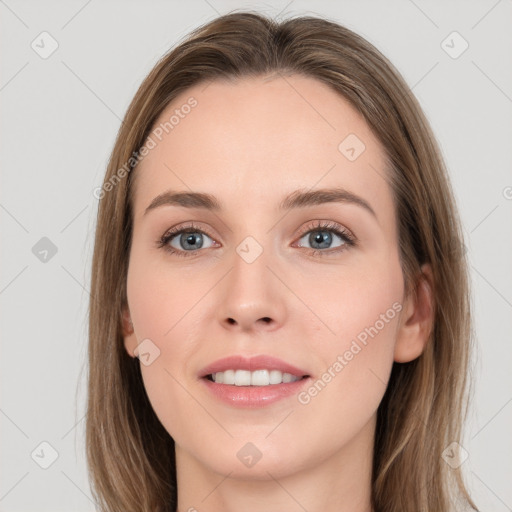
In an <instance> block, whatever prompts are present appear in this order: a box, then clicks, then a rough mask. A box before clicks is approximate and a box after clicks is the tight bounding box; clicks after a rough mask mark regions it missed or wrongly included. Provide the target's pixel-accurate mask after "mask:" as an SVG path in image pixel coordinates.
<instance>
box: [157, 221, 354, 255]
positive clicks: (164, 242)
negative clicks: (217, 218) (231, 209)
mask: <svg viewBox="0 0 512 512" xmlns="http://www.w3.org/2000/svg"><path fill="white" fill-rule="evenodd" d="M316 222H317V223H316V224H315V225H313V226H311V225H310V226H307V227H306V228H305V229H304V230H302V231H301V234H300V235H299V239H301V238H302V237H303V236H304V235H307V234H308V233H310V232H315V231H330V232H332V233H334V234H335V235H337V236H339V237H340V238H341V239H342V240H343V242H344V243H343V245H341V246H340V247H337V248H336V249H335V250H332V249H326V250H322V249H309V248H308V247H304V249H308V250H309V251H311V254H312V255H313V256H321V257H322V256H327V255H329V254H333V253H339V252H342V251H344V250H346V249H347V248H348V247H354V246H356V238H355V236H354V235H353V234H352V233H351V232H350V231H348V230H347V229H345V228H343V227H341V226H340V225H339V224H337V223H336V222H331V221H316ZM182 233H202V234H205V235H207V236H209V237H210V238H211V239H212V240H213V236H212V235H210V234H209V233H208V231H205V230H204V229H200V228H199V227H197V226H196V225H194V224H193V223H190V224H189V225H187V226H178V227H175V228H172V229H170V230H169V231H167V232H166V233H165V234H164V235H163V236H162V237H161V238H160V240H157V247H158V248H159V249H164V250H165V251H167V252H169V253H170V254H173V255H176V256H183V257H185V258H187V257H194V255H195V254H197V253H198V252H199V250H197V251H181V250H176V249H174V248H173V247H171V246H170V245H169V242H170V241H171V240H172V239H173V238H174V237H175V236H177V235H181V234H182ZM326 253H327V254H326Z"/></svg>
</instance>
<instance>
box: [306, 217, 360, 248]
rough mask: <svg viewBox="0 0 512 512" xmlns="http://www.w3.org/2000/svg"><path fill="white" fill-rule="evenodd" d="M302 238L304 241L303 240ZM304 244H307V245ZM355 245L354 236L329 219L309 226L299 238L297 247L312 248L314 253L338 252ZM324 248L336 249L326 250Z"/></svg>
mask: <svg viewBox="0 0 512 512" xmlns="http://www.w3.org/2000/svg"><path fill="white" fill-rule="evenodd" d="M303 240H304V241H305V242H303ZM304 244H309V247H307V245H306V246H305V245H304ZM354 245H355V237H354V236H353V235H352V233H350V232H349V231H348V230H347V229H345V228H343V227H342V226H340V225H339V224H337V223H333V222H329V221H317V224H316V225H314V226H309V229H308V231H306V233H305V234H304V235H302V236H301V238H300V239H299V247H306V248H308V249H312V250H313V253H314V254H322V255H323V254H324V253H332V252H339V251H340V250H345V249H346V247H351V246H354ZM324 249H337V250H335V251H326V250H324Z"/></svg>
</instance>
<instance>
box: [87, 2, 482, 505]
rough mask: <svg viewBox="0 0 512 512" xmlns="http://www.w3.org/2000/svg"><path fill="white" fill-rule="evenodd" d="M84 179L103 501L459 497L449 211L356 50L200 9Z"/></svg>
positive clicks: (394, 80) (435, 159)
mask: <svg viewBox="0 0 512 512" xmlns="http://www.w3.org/2000/svg"><path fill="white" fill-rule="evenodd" d="M95 195H96V196H97V197H98V199H99V200H100V204H99V210H98V222H97V228H96V239H95V248H94V258H93V269H92V286H91V294H92V296H93V297H94V300H92V301H91V305H90V324H89V329H90V345H89V353H90V359H89V366H90V372H89V400H88V417H87V450H88V463H89V468H90V474H91V480H92V483H93V490H94V492H95V495H96V498H97V500H98V502H99V504H100V506H101V509H102V510H105V511H121V510H122V511H128V510H133V511H155V510H159V511H175V510H180V511H184V510H208V511H217V510H223V511H227V510H235V509H237V510H240V509H243V510H246V511H256V510H265V511H273V510H275V511H278V510H279V511H282V510H300V509H302V510H309V511H314V510H324V511H330V510H337V511H340V510H341V511H351V512H356V511H361V512H362V511H370V510H372V511H375V512H381V511H404V512H411V511H413V510H414V511H427V510H429V511H433V510H435V511H442V512H445V511H446V512H447V511H449V510H462V509H463V508H464V507H470V508H471V509H473V510H476V507H475V505H474V504H473V502H472V500H471V498H470V497H469V495H468V493H467V491H466V489H465V486H464V483H463V479H462V476H461V470H460V466H461V463H462V462H463V459H464V452H463V449H462V448H461V447H460V445H459V444H458V441H459V440H460V438H461V425H462V421H463V419H464V415H465V407H464V406H465V403H466V402H465V401H466V381H467V372H468V359H469V348H470V325H469V324H470V311H469V296H468V277H467V269H466V262H465V258H464V252H463V251H460V250H458V249H457V248H459V247H462V244H463V242H462V235H461V227H460V223H459V219H458V215H457V211H456V208H455V203H454V199H453V196H452V192H451V188H450V184H449V180H448V177H447V173H446V170H445V167H444V164H443V161H442V158H441V156H440V152H439V149H438V147H437V144H436V142H435V139H434V136H433V134H432V132H431V129H430V127H429V125H428V122H427V121H426V119H425V117H424V115H423V113H422V111H421V108H420V106H419V105H418V103H417V101H416V99H415V98H414V96H413V95H412V93H411V92H410V90H409V89H408V87H407V85H406V83H405V82H404V80H403V79H402V78H401V76H400V74H399V73H398V71H396V69H395V68H394V67H393V66H392V64H391V63H390V62H389V61H388V60H387V59H386V58H385V57H384V56H383V55H382V54H381V53H380V52H379V51H378V50H377V49H376V48H374V47H373V46H372V45H371V44H369V43H368V42H367V41H366V40H364V39H363V38H361V37H360V36H358V35H356V34H355V33H353V32H351V31H350V30H348V29H346V28H344V27H342V26H340V25H338V24H336V23H334V22H331V21H328V20H324V19H319V18H314V17H303V18H295V19H290V20H286V21H284V22H282V23H277V22H274V21H272V20H270V19H268V18H266V17H264V16H262V15H259V14H255V13H251V12H236V13H231V14H229V15H226V16H221V17H219V18H217V19H216V20H214V21H212V22H210V23H208V24H206V25H205V26H203V27H201V28H199V29H197V30H195V31H194V32H193V33H192V34H191V35H190V37H189V38H188V39H187V40H185V41H184V42H182V43H181V44H180V45H179V46H178V47H177V48H175V49H173V50H172V51H171V52H170V53H169V54H168V55H166V56H165V57H164V58H162V59H161V60H160V62H159V63H158V64H157V65H156V66H155V68H154V69H153V70H152V71H151V73H150V74H149V76H148V77H147V78H146V79H145V81H144V82H143V84H142V85H141V87H140V89H139V90H138V92H137V94H136V96H135V98H134V99H133V101H132V103H131V105H130V107H129V109H128V112H127V114H126V116H125V119H124V122H123V124H122V126H121V129H120V131H119V134H118V137H117V140H116V143H115V147H114V149H113V152H112V156H111V159H110V162H109V165H108V169H107V172H106V175H105V180H104V183H103V186H102V187H101V188H100V189H98V190H97V191H96V193H95Z"/></svg>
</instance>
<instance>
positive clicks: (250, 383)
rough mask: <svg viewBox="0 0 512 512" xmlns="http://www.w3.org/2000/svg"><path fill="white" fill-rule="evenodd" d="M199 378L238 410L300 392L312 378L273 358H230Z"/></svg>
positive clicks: (204, 370) (208, 369) (211, 391)
mask: <svg viewBox="0 0 512 512" xmlns="http://www.w3.org/2000/svg"><path fill="white" fill-rule="evenodd" d="M199 377H200V379H201V380H202V381H203V382H204V384H205V386H206V388H207V389H208V391H209V392H210V394H211V395H213V396H214V397H215V398H217V399H220V400H221V401H223V402H224V403H227V404H229V405H231V406H238V407H261V406H265V405H269V404H271V403H274V402H276V401H278V400H281V399H284V398H286V397H290V396H293V395H294V394H296V393H298V392H299V391H300V390H301V389H302V388H303V387H304V386H305V383H306V382H307V381H309V380H310V379H311V375H310V374H309V373H308V372H307V371H305V370H301V369H300V368H297V367H295V366H292V365H290V364H288V363H286V362H284V361H282V360H280V359H276V358H274V357H271V356H256V357H252V358H245V357H244V356H231V357H227V358H224V359H220V360H218V361H216V362H214V363H212V364H211V365H208V366H207V367H206V368H204V369H203V370H202V371H201V372H200V374H199Z"/></svg>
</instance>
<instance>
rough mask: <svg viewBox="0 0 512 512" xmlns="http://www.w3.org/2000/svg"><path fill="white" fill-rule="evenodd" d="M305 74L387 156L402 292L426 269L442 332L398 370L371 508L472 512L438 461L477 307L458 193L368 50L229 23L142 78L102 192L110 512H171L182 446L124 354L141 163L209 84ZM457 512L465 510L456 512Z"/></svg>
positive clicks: (104, 445)
mask: <svg viewBox="0 0 512 512" xmlns="http://www.w3.org/2000/svg"><path fill="white" fill-rule="evenodd" d="M271 73H272V74H274V73H282V74H292V73H294V74H300V75H303V76H306V77H312V78H315V79H317V80H319V81H321V82H323V83H325V84H328V85H329V86H330V87H332V89H333V90H335V91H337V92H338V93H339V94H340V95H341V96H343V97H344V98H346V99H347V100H348V101H349V102H350V103H351V104H352V106H353V107H354V108H355V109H356V110H357V111H358V112H360V113H361V114H362V116H364V119H365V120H366V122H367V123H368V125H369V127H370V128H371V130H372V131H373V133H374V134H375V136H376V137H377V138H378V140H379V141H380V143H381V144H382V148H383V149H384V151H385V154H386V157H387V161H388V166H389V169H388V170H387V172H388V175H389V176H390V185H391V187H392V190H393V194H394V202H395V208H396V215H397V219H398V221H397V222H398V230H399V244H400V257H401V263H402V269H403V274H404V280H405V283H406V290H407V291H408V293H409V292H410V293H414V283H415V282H416V279H417V277H418V275H419V273H420V267H421V265H422V264H424V263H429V264H430V265H431V268H432V274H433V281H434V287H433V288H434V302H435V319H434V328H433V330H432V333H431V339H430V340H429V343H428V344H427V346H426V349H425V351H424V353H423V354H422V355H421V356H420V357H419V358H417V359H415V360H414V361H411V362H409V363H394V365H393V369H392V373H391V378H390V381H389V384H388V387H387V390H386V393H385V395H384V398H383V400H382V403H381V404H380V406H379V409H378V414H377V427H376V435H375V445H374V460H373V474H372V490H371V491H372V504H373V508H374V510H375V511H376V512H385V511H390V512H391V511H393V512H397V511H402V512H411V511H422V512H423V511H425V512H426V511H436V512H448V511H449V510H452V509H453V507H454V505H453V504H454V503H455V501H454V500H457V503H458V504H459V507H460V504H461V503H462V504H463V505H464V506H466V507H467V506H469V507H471V508H473V509H474V510H476V507H475V506H474V504H473V502H472V501H471V498H470V497H469V495H468V492H467V491H466V488H465V486H464V483H463V479H462V476H461V471H460V468H459V467H454V468H452V467H451V466H450V465H449V464H447V463H446V462H445V460H444V459H443V457H442V454H443V451H444V450H445V449H446V448H447V447H448V446H449V445H450V444H451V443H452V442H454V441H460V439H461V435H462V431H461V429H462V424H463V422H464V419H465V417H466V412H467V403H468V396H469V394H468V384H469V381H468V373H469V368H468V364H469V353H470V352H469V351H470V346H471V328H470V293H469V282H468V273H467V262H466V257H465V251H464V250H463V247H464V244H463V237H462V230H461V226H460V221H459V218H458V214H457V210H456V207H455V201H454V197H453V195H452V191H451V186H450V183H449V179H448V176H447V172H446V169H445V165H444V163H443V160H442V157H441V154H440V151H439V148H438V145H437V143H436V141H435V138H434V136H433V134H432V131H431V128H430V126H429V123H428V121H427V120H426V118H425V116H424V114H423V112H422V110H421V107H420V106H419V104H418V102H417V100H416V98H415V97H414V96H413V94H412V92H411V90H410V89H409V87H408V86H407V84H406V83H405V81H404V80H403V78H402V77H401V75H400V73H399V72H398V71H397V70H396V69H395V68H394V66H393V65H392V64H391V63H390V62H389V61H388V60H387V59H386V57H384V56H383V55H382V54H381V53H380V52H379V51H378V50H377V49H376V48H375V47H374V46H373V45H371V44H370V43H369V42H368V41H366V40H365V39H363V38H362V37H360V36H358V35H357V34H355V33H354V32H352V31H350V30H348V29H347V28H345V27H343V26H340V25H339V24H337V23H335V22H333V21H329V20H327V19H321V18H316V17H309V16H308V17H305V16H304V17H296V18H291V19H288V20H284V21H282V22H280V23H278V22H276V21H274V20H272V19H269V18H267V17H265V16H262V15H260V14H258V13H255V12H247V11H245V12H240V11H235V12H232V13H230V14H227V15H224V16H220V17H218V18H216V19H214V20H213V21H211V22H209V23H207V24H205V25H204V26H202V27H200V28H198V29H196V30H195V31H194V32H192V34H191V35H190V36H189V37H188V38H187V39H186V40H184V41H182V42H181V43H180V44H179V45H178V46H177V47H175V48H174V49H172V50H171V51H170V52H169V53H168V54H167V55H165V56H164V57H163V58H162V59H161V60H160V61H159V62H158V63H157V64H156V66H155V67H154V68H153V70H152V71H151V72H150V74H149V75H148V76H147V77H146V79H145V80H144V82H143V83H142V85H141V86H140V88H139V90H138V91H137V93H136V95H135V97H134V99H133V101H132V102H131V104H130V106H129V108H128V111H127V113H126V116H125V118H124V120H123V123H122V125H121V128H120V130H119V133H118V136H117V140H116V142H115V146H114V149H113V151H112V155H111V157H110V161H109V163H108V168H107V172H106V175H105V179H104V182H103V186H102V187H101V189H97V191H96V192H95V195H96V197H97V198H98V199H99V200H100V201H99V206H98V219H97V227H96V236H95V245H94V255H93V263H92V278H91V296H92V298H91V302H90V311H89V313H90V316H89V380H88V404H87V423H86V442H87V458H88V466H89V472H90V480H91V483H92V489H93V494H94V496H95V498H96V500H97V501H98V503H99V506H100V507H101V510H102V511H108V512H114V511H123V512H127V511H141V512H142V511H145V512H149V511H151V512H155V511H157V510H158V511H162V512H164V511H172V512H174V511H175V510H176V506H177V489H176V468H175V460H174V441H173V439H172V438H171V436H170V435H169V434H168V433H167V432H166V430H165V429H164V428H163V426H162V425H161V423H160V422H159V420H158V419H157V417H156V415H155V413H154V411H153V409H152V407H151V405H150V402H149V400H148V397H147V395H146V393H145V389H144V385H143V381H142V378H141V373H140V364H139V361H138V360H137V359H133V358H131V357H130V356H129V355H128V354H127V353H126V351H125V349H124V344H123V335H122V323H121V317H122V311H123V308H124V307H126V304H127V297H126V276H127V269H128V259H129V252H130V243H131V236H132V222H133V219H132V201H131V193H132V189H133V176H134V174H136V169H135V168H136V164H137V162H138V161H139V158H140V154H139V150H140V149H141V148H142V147H143V145H144V144H145V142H146V141H147V138H148V135H149V133H150V131H151V130H152V128H153V126H154V123H155V121H156V120H157V118H158V117H159V115H160V114H161V113H162V111H163V110H164V108H165V107H166V106H167V105H168V104H169V102H171V101H172V100H173V99H174V98H175V97H176V96H177V95H178V94H180V93H181V92H183V91H185V90H186V89H187V88H189V87H191V86H192V85H196V84H198V83H199V82H206V81H210V80H214V79H223V78H235V79H236V78H238V77H247V76H263V75H267V74H271ZM459 510H460V508H459Z"/></svg>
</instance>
